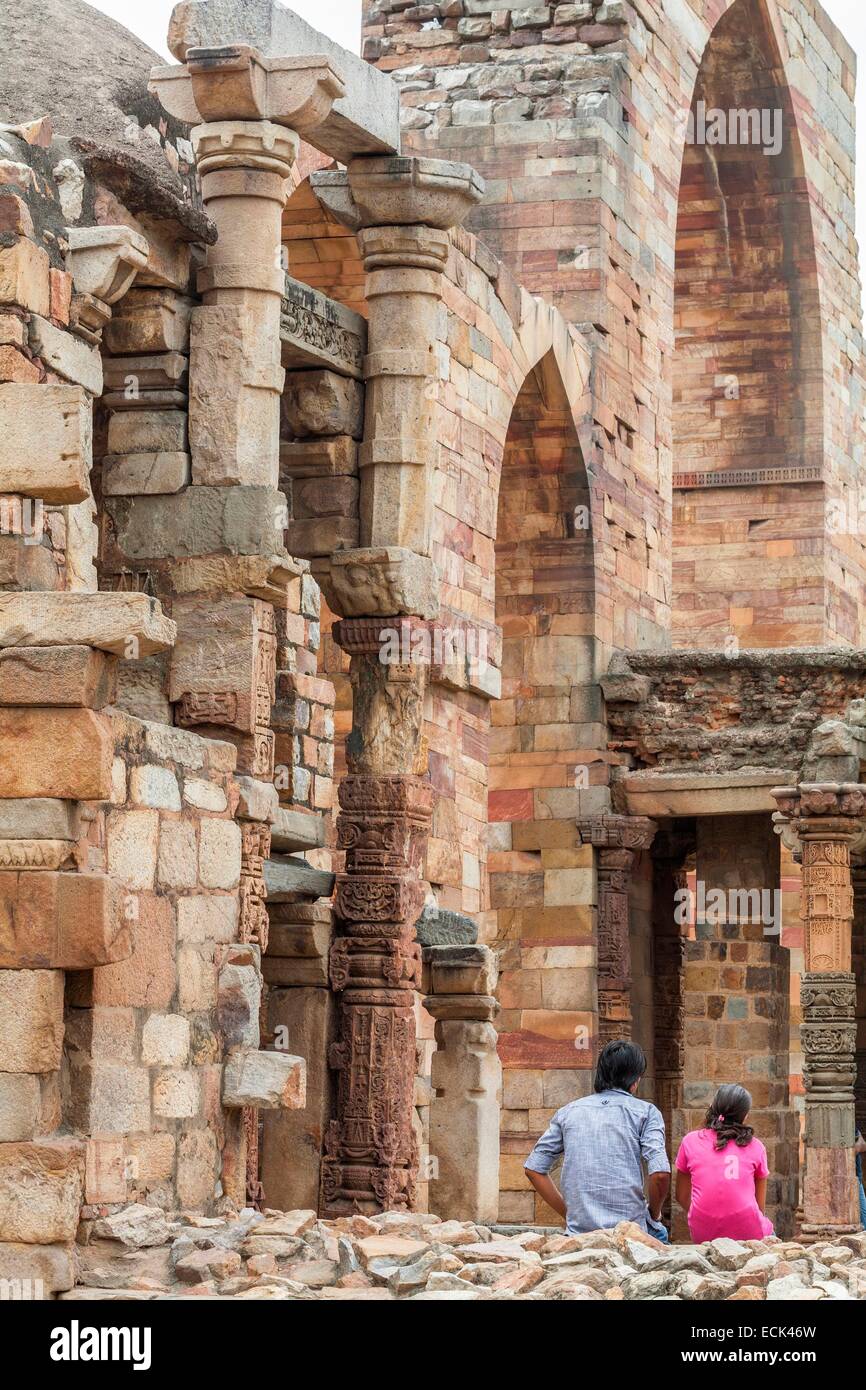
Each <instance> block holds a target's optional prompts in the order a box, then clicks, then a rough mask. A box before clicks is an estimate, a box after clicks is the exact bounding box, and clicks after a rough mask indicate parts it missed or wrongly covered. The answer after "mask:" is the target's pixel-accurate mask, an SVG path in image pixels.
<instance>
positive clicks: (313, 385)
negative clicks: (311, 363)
mask: <svg viewBox="0 0 866 1390" xmlns="http://www.w3.org/2000/svg"><path fill="white" fill-rule="evenodd" d="M281 409H282V415H283V433H284V434H286V435H287V436H289V437H291V438H295V439H304V438H306V437H307V436H309V435H349V437H350V438H352V439H360V438H361V437H362V436H363V433H364V388H363V386H361V385H360V383H358V382H357V381H353V380H352V379H351V378H350V377H345V376H337V374H336V372H327V371H318V372H290V373H289V375H288V376H287V377H286V387H285V391H284V392H283V396H282V402H281Z"/></svg>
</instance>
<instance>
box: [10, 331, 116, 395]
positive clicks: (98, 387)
mask: <svg viewBox="0 0 866 1390" xmlns="http://www.w3.org/2000/svg"><path fill="white" fill-rule="evenodd" d="M28 333H29V338H30V350H31V352H32V353H33V354H34V355H35V356H36V357H41V358H42V361H43V362H44V363H45V365H46V367H50V368H51V370H52V371H54V372H56V373H57V375H58V376H62V377H65V378H66V380H67V381H72V382H74V383H75V384H76V385H78V386H83V387H84V388H85V390H87V391H89V392H90V394H91V395H92V396H101V395H102V357H101V355H100V352H99V349H98V348H92V347H89V346H88V344H87V343H85V342H83V341H82V340H81V338H79V337H77V336H76V335H75V334H74V333H67V332H66V331H65V330H64V329H63V328H57V327H56V325H55V324H53V323H50V322H49V320H48V319H46V318H41V317H40V316H39V315H38V314H33V315H32V316H31V319H30V325H29V330H28Z"/></svg>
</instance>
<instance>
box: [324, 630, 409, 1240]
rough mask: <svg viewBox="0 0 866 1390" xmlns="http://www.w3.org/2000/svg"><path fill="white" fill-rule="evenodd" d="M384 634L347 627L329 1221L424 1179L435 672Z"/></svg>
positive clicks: (387, 1200)
mask: <svg viewBox="0 0 866 1390" xmlns="http://www.w3.org/2000/svg"><path fill="white" fill-rule="evenodd" d="M380 626H381V624H380V623H378V622H377V623H372V624H371V623H369V622H364V621H362V620H353V619H344V620H343V621H342V622H339V623H337V624H336V625H335V628H334V635H335V638H336V640H337V641H338V642H339V644H340V645H341V646H342V647H343V648H344V650H347V651H349V652H350V653H351V655H352V668H351V679H352V689H353V695H354V705H353V722H352V733H351V735H350V737H349V740H348V742H347V757H348V765H349V772H348V776H347V777H345V778H344V780H343V782H342V783H341V785H340V788H339V799H340V808H341V809H340V815H339V817H338V819H337V847H338V849H341V850H343V851H344V852H345V855H346V860H345V871H344V872H343V873H342V874H339V875H338V878H337V891H336V898H335V937H334V941H333V944H332V946H331V957H330V977H331V986H332V988H333V989H334V991H335V992H336V993H337V994H338V995H339V1001H340V1008H339V1019H338V1025H337V1035H338V1041H337V1042H336V1043H335V1044H334V1045H333V1047H332V1048H331V1053H330V1062H331V1066H332V1067H333V1068H334V1070H335V1071H336V1073H337V1084H336V1117H335V1118H334V1119H333V1120H332V1121H331V1123H330V1125H329V1126H328V1130H327V1135H326V1140H325V1156H324V1160H323V1163H322V1205H323V1208H324V1210H325V1211H326V1212H327V1213H328V1214H329V1215H340V1214H344V1213H348V1212H353V1211H360V1212H367V1213H371V1212H376V1211H380V1210H387V1209H389V1208H400V1207H403V1208H411V1206H412V1204H413V1201H414V1195H415V1181H416V1176H417V1169H418V1153H417V1143H416V1140H415V1135H414V1133H413V1128H412V1110H413V1091H414V1076H415V1017H414V1011H413V1006H414V998H415V990H416V989H418V988H420V984H421V949H420V946H419V945H418V943H417V940H416V937H415V927H414V924H415V922H416V921H417V918H418V915H419V913H420V911H421V907H422V905H423V901H424V887H423V884H422V881H421V870H422V865H423V856H424V845H425V841H426V836H427V832H428V830H429V824H430V817H431V814H432V809H433V797H434V791H433V788H432V787H431V786H430V784H429V783H428V782H423V781H422V780H421V778H420V776H419V774H420V773H421V771H422V770H423V769H424V767H425V764H426V746H425V743H424V740H423V738H422V734H421V728H422V720H423V701H424V688H425V682H426V671H425V669H424V668H423V667H418V666H409V667H393V666H388V665H385V664H383V663H382V662H381V661H380V659H379V643H378V640H377V636H376V634H377V631H378V629H379V627H380Z"/></svg>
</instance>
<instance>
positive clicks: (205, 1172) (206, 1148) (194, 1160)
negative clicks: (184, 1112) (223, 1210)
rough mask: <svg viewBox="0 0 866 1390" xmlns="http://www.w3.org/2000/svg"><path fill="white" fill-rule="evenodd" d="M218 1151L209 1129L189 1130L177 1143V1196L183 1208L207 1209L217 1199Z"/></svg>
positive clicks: (214, 1138) (213, 1136)
mask: <svg viewBox="0 0 866 1390" xmlns="http://www.w3.org/2000/svg"><path fill="white" fill-rule="evenodd" d="M219 1174H220V1166H219V1152H218V1150H217V1143H216V1137H215V1135H214V1134H213V1132H212V1131H211V1130H210V1129H193V1130H187V1131H186V1132H185V1133H183V1134H181V1135H180V1137H179V1139H178V1142H177V1195H178V1201H179V1202H181V1203H182V1205H183V1206H185V1207H188V1208H190V1209H192V1210H193V1211H195V1210H201V1209H202V1207H207V1206H208V1204H209V1203H210V1202H212V1201H213V1199H214V1197H215V1196H216V1189H217V1182H218V1180H219Z"/></svg>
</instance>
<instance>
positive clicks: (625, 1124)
mask: <svg viewBox="0 0 866 1390" xmlns="http://www.w3.org/2000/svg"><path fill="white" fill-rule="evenodd" d="M645 1071H646V1057H645V1056H644V1052H643V1049H642V1048H640V1047H638V1046H637V1044H636V1043H631V1042H609V1043H608V1044H607V1046H606V1047H604V1048H602V1051H601V1056H600V1057H599V1059H598V1066H597V1068H596V1072H595V1094H594V1095H592V1096H584V1097H583V1098H582V1099H580V1100H573V1101H570V1102H569V1104H568V1105H564V1106H563V1107H562V1109H561V1110H557V1112H556V1114H555V1115H554V1117H553V1119H552V1120H551V1122H550V1126H549V1128H548V1129H547V1130H546V1131H545V1133H544V1134H542V1136H541V1138H540V1139H539V1141H538V1143H537V1144H536V1146H535V1148H534V1149H533V1150H532V1153H531V1154H530V1155H529V1157H528V1159H527V1160H526V1163H525V1164H524V1169H525V1171H526V1176H527V1177H528V1178H529V1181H530V1182H531V1183H532V1186H533V1187H534V1188H535V1190H536V1192H537V1193H539V1195H540V1196H541V1197H543V1198H544V1200H545V1202H547V1204H548V1206H550V1207H552V1208H553V1210H554V1211H555V1212H558V1213H559V1215H560V1216H564V1217H565V1220H566V1230H567V1231H568V1232H569V1234H571V1235H579V1234H580V1233H581V1232H583V1231H597V1230H603V1229H604V1228H605V1227H609V1226H616V1224H617V1223H618V1222H619V1221H634V1222H635V1223H636V1224H637V1225H638V1226H640V1227H641V1229H642V1230H644V1231H649V1233H650V1235H653V1236H655V1237H656V1238H657V1239H658V1240H667V1238H668V1236H667V1231H666V1230H665V1228H664V1226H662V1224H661V1210H662V1203H663V1201H664V1199H665V1197H666V1196H667V1193H668V1188H669V1187H670V1181H671V1179H670V1172H671V1165H670V1163H669V1161H668V1156H667V1153H666V1152H665V1122H664V1120H663V1119H662V1116H661V1112H660V1111H659V1110H657V1109H656V1107H655V1106H654V1105H650V1103H649V1101H646V1100H638V1098H637V1095H636V1094H635V1093H636V1091H637V1088H638V1086H639V1084H640V1080H641V1077H642V1076H643V1074H644V1072H645ZM560 1154H564V1155H565V1157H564V1161H563V1164H562V1176H561V1183H562V1192H560V1191H559V1189H558V1188H557V1187H556V1184H555V1183H554V1182H553V1180H552V1179H551V1178H550V1177H549V1176H548V1174H549V1172H550V1169H551V1168H552V1167H553V1165H554V1163H555V1162H556V1160H557V1159H558V1158H559V1156H560ZM641 1161H643V1162H644V1163H645V1164H646V1168H647V1173H648V1174H649V1177H648V1182H647V1191H648V1194H649V1196H648V1198H647V1197H646V1196H645V1195H644V1178H643V1168H642V1166H641Z"/></svg>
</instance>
